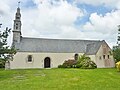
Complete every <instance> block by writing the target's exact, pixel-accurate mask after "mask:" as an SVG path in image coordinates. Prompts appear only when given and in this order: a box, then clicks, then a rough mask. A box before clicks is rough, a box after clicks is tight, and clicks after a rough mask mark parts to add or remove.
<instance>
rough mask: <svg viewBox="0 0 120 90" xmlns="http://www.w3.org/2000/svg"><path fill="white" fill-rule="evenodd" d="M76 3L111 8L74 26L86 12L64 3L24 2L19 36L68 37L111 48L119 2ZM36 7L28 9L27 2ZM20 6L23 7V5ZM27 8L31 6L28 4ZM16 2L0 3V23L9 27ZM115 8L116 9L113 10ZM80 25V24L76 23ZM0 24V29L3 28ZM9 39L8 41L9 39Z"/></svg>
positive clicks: (91, 0)
mask: <svg viewBox="0 0 120 90" xmlns="http://www.w3.org/2000/svg"><path fill="white" fill-rule="evenodd" d="M76 1H77V3H80V4H90V5H94V6H97V5H104V6H106V7H107V8H113V10H112V11H111V12H109V13H105V14H104V16H103V14H102V13H101V14H98V13H96V12H94V13H91V14H90V16H89V17H88V18H89V21H87V22H86V23H85V24H82V25H79V23H78V24H77V25H76V24H75V22H76V21H77V20H78V18H80V19H79V20H82V18H83V16H85V15H86V14H87V13H88V11H86V10H81V8H79V7H77V5H76V4H75V3H74V2H73V3H69V2H67V0H25V1H22V2H21V15H22V17H21V18H22V36H24V37H39V38H71V39H94V40H106V41H107V42H108V43H109V45H110V46H111V47H112V45H114V44H115V43H116V39H117V29H118V28H117V25H118V24H120V10H119V9H120V1H119V0H76ZM28 2H29V3H34V4H35V5H36V6H35V7H33V6H31V7H30V8H28V7H27V6H26V4H27V3H28ZM23 4H24V5H23ZM30 5H31V4H30ZM16 8H17V1H15V0H11V1H8V0H4V1H2V2H1V3H0V16H1V17H0V20H1V21H0V23H1V22H2V23H3V25H4V26H8V27H13V20H14V17H15V12H16ZM115 8H117V9H116V10H114V9H115ZM80 22H81V21H80ZM3 25H2V26H3ZM9 40H10V39H9Z"/></svg>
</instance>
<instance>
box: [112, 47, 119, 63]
mask: <svg viewBox="0 0 120 90" xmlns="http://www.w3.org/2000/svg"><path fill="white" fill-rule="evenodd" d="M113 57H114V59H115V62H118V61H120V48H119V47H118V46H114V47H113Z"/></svg>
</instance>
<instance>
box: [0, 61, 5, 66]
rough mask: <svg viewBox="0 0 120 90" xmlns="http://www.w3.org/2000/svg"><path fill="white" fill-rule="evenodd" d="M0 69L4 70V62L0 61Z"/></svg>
mask: <svg viewBox="0 0 120 90" xmlns="http://www.w3.org/2000/svg"><path fill="white" fill-rule="evenodd" d="M0 68H5V60H4V59H0Z"/></svg>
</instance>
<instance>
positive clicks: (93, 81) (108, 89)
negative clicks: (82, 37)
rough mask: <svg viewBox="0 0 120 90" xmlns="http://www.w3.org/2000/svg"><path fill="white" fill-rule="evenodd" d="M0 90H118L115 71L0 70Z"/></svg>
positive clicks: (119, 84)
mask: <svg viewBox="0 0 120 90" xmlns="http://www.w3.org/2000/svg"><path fill="white" fill-rule="evenodd" d="M0 90H120V72H117V70H116V69H28V70H3V69H0Z"/></svg>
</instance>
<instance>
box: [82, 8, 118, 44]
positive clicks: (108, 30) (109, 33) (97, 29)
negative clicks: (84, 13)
mask: <svg viewBox="0 0 120 90" xmlns="http://www.w3.org/2000/svg"><path fill="white" fill-rule="evenodd" d="M119 24H120V10H116V11H112V12H110V13H106V15H105V16H102V15H98V14H97V13H92V14H91V15H90V17H89V22H87V23H86V24H85V25H83V30H84V31H85V32H87V33H88V32H91V34H92V33H93V34H92V36H90V37H91V38H97V39H105V40H107V41H108V42H109V43H110V44H113V43H114V44H115V43H116V39H117V37H116V36H117V35H116V34H117V33H118V32H117V29H118V27H117V26H118V25H119Z"/></svg>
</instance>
